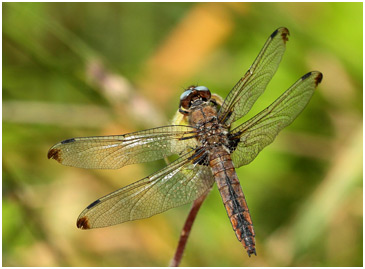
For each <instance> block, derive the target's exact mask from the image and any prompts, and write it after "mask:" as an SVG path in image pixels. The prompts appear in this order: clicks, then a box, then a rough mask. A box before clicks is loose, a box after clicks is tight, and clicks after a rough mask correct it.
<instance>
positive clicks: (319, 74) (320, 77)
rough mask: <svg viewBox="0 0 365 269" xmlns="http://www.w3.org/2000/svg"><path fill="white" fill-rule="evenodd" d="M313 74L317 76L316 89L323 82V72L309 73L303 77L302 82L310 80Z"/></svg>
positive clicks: (315, 79) (315, 80)
mask: <svg viewBox="0 0 365 269" xmlns="http://www.w3.org/2000/svg"><path fill="white" fill-rule="evenodd" d="M313 74H317V75H316V76H315V78H314V83H315V84H316V87H317V86H318V84H319V83H321V81H322V79H323V74H322V73H321V72H318V71H312V72H308V73H307V74H305V75H304V76H302V80H305V79H307V78H309V77H310V76H311V75H313Z"/></svg>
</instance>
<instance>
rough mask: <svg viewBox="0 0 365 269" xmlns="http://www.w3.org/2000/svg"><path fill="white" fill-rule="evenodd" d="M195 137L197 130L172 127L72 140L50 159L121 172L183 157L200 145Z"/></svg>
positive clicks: (50, 154)
mask: <svg viewBox="0 0 365 269" xmlns="http://www.w3.org/2000/svg"><path fill="white" fill-rule="evenodd" d="M195 137H196V129H195V128H193V127H190V126H183V125H171V126H164V127H159V128H153V129H148V130H144V131H140V132H135V133H129V134H125V135H113V136H95V137H79V138H72V139H67V140H65V141H62V142H60V143H58V144H56V145H54V146H53V147H52V148H50V150H49V151H48V159H55V160H56V161H58V162H60V163H61V164H64V165H69V166H75V167H80V168H94V169H118V168H121V167H123V166H125V165H129V164H135V163H143V162H150V161H154V160H159V159H162V158H164V157H167V156H170V155H173V154H182V153H184V152H185V151H186V150H187V149H193V148H195V147H196V146H197V140H196V139H195Z"/></svg>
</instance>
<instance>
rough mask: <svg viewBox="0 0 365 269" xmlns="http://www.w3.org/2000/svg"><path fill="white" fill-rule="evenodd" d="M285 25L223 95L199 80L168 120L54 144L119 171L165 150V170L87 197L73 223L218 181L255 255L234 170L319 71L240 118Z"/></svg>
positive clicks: (304, 96)
mask: <svg viewBox="0 0 365 269" xmlns="http://www.w3.org/2000/svg"><path fill="white" fill-rule="evenodd" d="M288 36H289V30H288V29H287V28H285V27H282V28H278V29H277V30H275V31H274V32H273V33H272V34H271V35H270V36H269V38H268V40H267V41H266V43H265V44H264V46H263V48H262V49H261V51H260V53H259V54H258V56H257V57H256V59H255V61H254V62H253V64H252V66H251V67H250V68H249V70H248V71H247V72H246V73H245V74H244V75H243V77H242V78H240V80H239V81H238V82H237V84H236V85H235V86H234V87H233V89H232V90H231V91H230V92H229V93H228V95H227V97H226V98H225V99H224V100H223V99H222V98H221V97H220V96H219V95H216V94H212V93H211V92H210V90H209V89H208V88H207V87H205V86H197V85H193V86H190V87H188V88H187V89H186V90H184V92H183V93H182V94H181V96H180V103H179V109H178V111H177V114H176V116H175V117H174V120H173V124H172V125H168V126H162V127H157V128H153V129H148V130H144V131H139V132H133V133H128V134H124V135H111V136H94V137H79V138H71V139H67V140H64V141H62V142H60V143H58V144H55V145H54V146H53V147H51V148H50V150H49V151H48V158H49V159H54V160H56V161H58V162H59V163H61V164H63V165H68V166H74V167H80V168H88V169H119V168H121V167H123V166H126V165H130V164H136V163H145V162H150V161H154V160H158V159H164V158H167V157H169V156H173V155H175V156H178V158H177V159H176V160H175V161H173V162H171V163H170V164H169V165H167V166H166V167H165V168H163V169H161V170H159V171H157V172H155V173H153V174H151V175H149V176H147V177H145V178H143V179H141V180H139V181H136V182H134V183H132V184H130V185H128V186H126V187H123V188H121V189H119V190H117V191H114V192H112V193H110V194H108V195H106V196H104V197H102V198H99V199H97V200H96V201H94V202H92V203H91V204H90V205H89V206H87V207H86V208H85V210H84V211H82V213H81V214H80V216H79V217H78V219H77V227H78V228H81V229H93V228H100V227H107V226H111V225H116V224H119V223H123V222H126V221H132V220H137V219H143V218H148V217H151V216H153V215H155V214H158V213H161V212H164V211H166V210H168V209H171V208H174V207H178V206H181V205H184V204H187V203H190V202H193V201H195V200H196V199H198V198H199V197H201V196H202V195H205V194H206V193H207V192H209V191H210V190H211V188H212V186H213V185H214V183H216V184H217V187H218V190H219V193H220V195H221V198H222V200H223V204H224V207H225V209H226V211H227V214H228V218H229V220H230V222H231V224H232V227H233V230H234V232H235V234H236V236H237V239H238V240H239V241H240V242H241V243H242V245H243V247H244V248H245V250H246V251H247V253H248V256H249V257H250V256H251V255H252V254H254V255H256V242H255V231H254V227H253V223H252V218H251V215H250V211H249V208H248V206H247V202H246V198H245V196H244V194H243V191H242V188H241V185H240V182H239V179H238V176H237V174H236V169H237V168H239V167H241V166H243V165H247V164H249V163H250V162H252V161H253V160H254V159H255V157H256V156H257V155H258V153H259V152H260V151H261V150H262V149H263V148H264V147H266V146H267V145H269V144H270V143H272V142H273V141H274V139H275V137H276V136H277V134H278V133H279V132H280V131H281V130H282V129H283V128H284V127H286V126H288V125H289V124H291V123H292V122H293V121H294V119H295V118H296V117H297V116H298V115H299V114H300V113H301V111H302V110H303V109H304V108H305V106H306V105H307V104H308V102H309V100H310V99H311V97H312V95H313V93H314V91H315V88H316V87H317V86H318V84H319V83H320V82H321V81H322V77H323V75H322V73H320V72H318V71H312V72H309V73H307V74H305V75H303V76H302V77H301V78H300V79H299V80H298V81H296V82H295V83H294V84H293V85H292V86H291V87H290V88H289V89H288V90H287V91H285V92H284V93H283V94H282V95H281V96H280V97H279V98H278V99H276V100H275V101H274V102H273V103H272V104H271V105H269V106H268V107H267V108H265V109H264V110H262V111H261V112H260V113H258V114H257V115H255V116H254V117H252V118H251V119H249V120H247V121H246V122H244V123H243V124H241V125H239V126H237V127H234V128H231V126H232V124H233V123H234V122H235V121H237V120H238V119H240V118H242V117H243V116H245V115H246V114H247V113H248V112H249V111H250V109H251V107H252V106H253V104H254V103H255V102H256V100H257V99H258V98H259V97H260V95H261V94H262V93H263V92H264V90H265V89H266V86H267V84H268V83H269V82H270V80H271V78H272V77H273V76H274V74H275V72H276V70H277V68H278V66H279V63H280V61H281V59H282V56H283V54H284V52H285V47H286V43H287V41H288Z"/></svg>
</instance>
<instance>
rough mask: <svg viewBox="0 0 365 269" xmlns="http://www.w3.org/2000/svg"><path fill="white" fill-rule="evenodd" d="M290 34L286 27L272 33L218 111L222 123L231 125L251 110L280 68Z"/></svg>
mask: <svg viewBox="0 0 365 269" xmlns="http://www.w3.org/2000/svg"><path fill="white" fill-rule="evenodd" d="M288 35H289V30H288V29H286V28H279V29H277V30H276V31H275V32H273V33H272V34H271V36H270V37H269V39H268V40H267V41H266V43H265V45H264V47H263V48H262V49H261V51H260V53H259V55H258V56H257V58H256V60H255V61H254V63H253V64H252V66H251V67H250V69H249V70H248V71H247V72H246V74H245V75H244V76H243V77H242V78H241V79H240V80H239V81H238V82H237V84H236V85H235V86H234V87H233V89H232V90H231V91H230V93H229V94H228V96H227V98H226V99H225V100H224V103H223V105H222V107H221V109H220V111H219V113H218V118H219V121H220V122H221V123H224V124H225V125H226V126H229V125H230V124H231V123H232V122H234V121H236V120H238V119H239V118H241V117H243V116H244V115H246V114H247V113H248V112H249V111H250V109H251V107H252V106H253V104H254V103H255V102H256V100H257V98H259V97H260V95H261V94H262V93H263V92H264V91H265V88H266V86H267V84H268V83H269V81H270V80H271V78H272V77H273V76H274V74H275V72H276V70H277V69H278V66H279V63H280V61H281V58H282V56H283V54H284V51H285V43H286V41H287V40H288Z"/></svg>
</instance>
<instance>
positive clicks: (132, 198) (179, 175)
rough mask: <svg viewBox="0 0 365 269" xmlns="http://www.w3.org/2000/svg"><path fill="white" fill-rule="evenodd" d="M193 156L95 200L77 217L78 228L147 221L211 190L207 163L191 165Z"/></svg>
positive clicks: (180, 159)
mask: <svg viewBox="0 0 365 269" xmlns="http://www.w3.org/2000/svg"><path fill="white" fill-rule="evenodd" d="M195 152H196V151H195V150H194V151H191V152H190V153H188V154H185V155H184V156H183V157H180V158H179V159H177V160H176V161H174V162H173V163H171V164H170V165H168V166H167V167H165V168H164V169H162V170H160V171H158V172H156V173H154V174H152V175H150V176H148V177H146V178H144V179H141V180H139V181H137V182H135V183H133V184H130V185H128V186H126V187H124V188H121V189H119V190H117V191H115V192H112V193H110V194H108V195H106V196H104V197H102V198H100V199H98V200H96V201H95V202H93V203H92V204H91V205H89V206H88V207H87V208H86V209H85V210H84V211H83V212H82V213H81V214H80V216H79V218H78V220H77V227H79V228H81V229H92V228H100V227H106V226H111V225H115V224H119V223H122V222H126V221H130V220H136V219H142V218H148V217H150V216H153V215H155V214H158V213H161V212H164V211H166V210H168V209H170V208H173V207H177V206H181V205H184V204H186V203H189V202H192V201H194V200H196V199H197V198H199V197H200V196H201V195H202V194H204V193H205V192H207V191H208V190H209V189H210V188H211V186H212V185H213V183H214V178H213V175H212V172H211V169H210V167H209V166H208V164H207V163H203V162H202V161H199V162H196V161H195V163H194V160H193V158H194V156H195V155H196V153H195Z"/></svg>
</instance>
